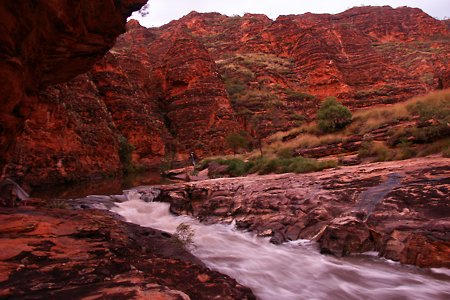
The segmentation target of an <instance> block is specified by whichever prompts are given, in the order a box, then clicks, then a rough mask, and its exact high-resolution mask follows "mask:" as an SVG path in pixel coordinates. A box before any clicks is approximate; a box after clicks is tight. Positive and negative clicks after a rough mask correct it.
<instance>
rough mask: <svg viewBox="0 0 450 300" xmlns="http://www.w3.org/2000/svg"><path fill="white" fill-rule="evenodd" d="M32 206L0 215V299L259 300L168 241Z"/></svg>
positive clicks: (117, 223) (80, 213)
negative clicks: (218, 299) (215, 299)
mask: <svg viewBox="0 0 450 300" xmlns="http://www.w3.org/2000/svg"><path fill="white" fill-rule="evenodd" d="M34 204H35V205H34V206H23V207H20V208H15V209H5V208H0V224H2V226H1V228H0V298H1V299H213V298H217V297H218V298H220V299H254V296H253V294H252V292H251V291H250V289H248V288H245V287H243V286H242V285H240V284H238V283H237V282H236V281H235V280H234V279H232V278H230V277H228V276H226V275H222V274H220V273H218V272H215V271H211V270H209V269H208V268H207V267H205V266H204V265H203V263H201V262H200V261H199V260H198V259H197V258H195V257H194V256H193V255H191V254H190V253H189V252H187V251H186V250H184V249H183V247H181V246H180V245H179V244H177V243H176V242H174V239H173V238H171V235H169V234H168V233H165V232H161V231H158V230H154V229H149V228H143V227H140V226H138V225H134V224H130V223H125V222H124V221H121V220H119V217H118V216H117V215H113V214H111V213H108V212H107V211H100V210H94V209H85V210H74V209H69V208H68V207H67V208H65V209H64V208H47V207H39V203H34Z"/></svg>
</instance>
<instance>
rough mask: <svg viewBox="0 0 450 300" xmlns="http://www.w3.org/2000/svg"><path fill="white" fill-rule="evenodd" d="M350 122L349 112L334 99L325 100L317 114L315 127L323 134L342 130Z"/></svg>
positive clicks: (350, 114)
mask: <svg viewBox="0 0 450 300" xmlns="http://www.w3.org/2000/svg"><path fill="white" fill-rule="evenodd" d="M351 122H352V113H351V112H350V110H349V109H348V108H347V107H345V106H344V105H342V104H341V103H339V102H338V101H337V100H336V98H334V97H328V98H326V99H325V100H324V102H323V103H322V105H321V106H320V109H319V111H318V112H317V125H318V127H319V129H320V130H321V131H322V132H324V133H327V132H334V131H337V130H339V129H342V128H344V127H345V126H347V125H348V124H350V123H351Z"/></svg>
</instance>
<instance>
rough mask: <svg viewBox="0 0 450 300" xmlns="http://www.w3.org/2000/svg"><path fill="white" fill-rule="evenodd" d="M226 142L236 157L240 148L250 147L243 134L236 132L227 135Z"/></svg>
mask: <svg viewBox="0 0 450 300" xmlns="http://www.w3.org/2000/svg"><path fill="white" fill-rule="evenodd" d="M225 140H226V142H227V145H228V147H230V148H231V149H232V150H233V153H234V155H236V153H237V151H238V150H239V149H240V148H247V146H248V141H247V139H246V138H245V137H244V136H242V135H241V134H239V133H236V132H234V133H230V134H229V135H227V137H226V138H225Z"/></svg>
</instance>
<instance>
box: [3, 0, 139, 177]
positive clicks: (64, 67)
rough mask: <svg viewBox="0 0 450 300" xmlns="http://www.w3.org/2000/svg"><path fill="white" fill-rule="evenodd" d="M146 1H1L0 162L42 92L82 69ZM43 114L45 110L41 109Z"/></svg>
mask: <svg viewBox="0 0 450 300" xmlns="http://www.w3.org/2000/svg"><path fill="white" fill-rule="evenodd" d="M145 2H146V1H145V0H123V1H113V0H102V1H89V0H80V1H70V0H61V1H1V2H0V95H1V96H0V106H1V112H0V166H1V167H2V169H3V165H4V163H5V160H6V159H10V156H11V152H12V149H13V146H14V144H15V138H16V136H17V134H18V133H19V132H21V131H22V128H23V122H24V120H25V119H26V118H28V117H29V116H30V115H31V114H32V113H35V109H36V108H37V109H38V110H39V109H41V108H42V106H39V104H38V102H39V101H38V95H39V92H40V91H41V90H43V89H44V88H45V87H46V86H48V85H50V84H55V83H59V82H64V81H67V80H69V79H71V78H73V77H74V76H76V75H77V74H80V73H83V72H85V71H87V70H88V69H89V68H90V67H91V66H92V64H94V63H95V62H96V61H98V60H99V59H100V58H101V57H102V56H103V55H104V54H105V53H106V52H107V51H108V50H109V49H110V48H111V47H112V46H113V44H114V41H115V38H116V37H117V36H118V35H119V34H121V33H123V32H124V30H125V22H126V18H127V16H129V15H130V14H131V12H132V11H134V10H138V9H139V8H140V7H141V6H142V5H143V4H144V3H145ZM43 113H44V112H43Z"/></svg>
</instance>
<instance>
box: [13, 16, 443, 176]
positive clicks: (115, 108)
mask: <svg viewBox="0 0 450 300" xmlns="http://www.w3.org/2000/svg"><path fill="white" fill-rule="evenodd" d="M127 28H128V29H127V32H126V33H125V34H124V35H122V36H120V37H119V39H118V40H117V42H116V44H115V46H114V48H113V49H111V51H110V52H109V53H108V54H107V55H106V56H105V57H104V58H103V59H102V60H101V61H100V62H98V63H97V64H96V65H95V66H94V67H93V68H92V69H91V70H90V71H89V72H88V73H86V74H85V75H82V76H80V77H79V78H77V79H74V80H73V81H72V82H69V83H67V84H63V85H59V86H57V87H51V88H50V91H46V92H45V93H43V94H42V96H41V98H42V99H47V100H48V101H50V102H51V101H52V100H51V99H49V98H48V95H53V94H54V92H53V91H54V90H55V89H56V90H58V91H60V94H59V96H56V95H53V96H52V97H51V98H53V99H55V98H58V97H59V99H60V100H59V101H60V102H61V105H60V106H59V110H58V115H59V116H58V117H59V118H62V119H76V120H77V121H73V122H70V124H71V125H70V126H72V127H73V128H72V129H68V130H67V131H66V129H65V128H66V127H65V126H66V125H67V124H66V125H64V126H61V129H60V130H59V131H53V132H52V131H50V132H46V133H45V136H46V137H47V139H48V140H49V142H47V143H45V142H43V140H44V139H42V137H41V136H40V135H39V134H35V133H32V134H30V132H27V131H24V132H23V134H22V136H21V138H20V141H21V143H20V144H18V146H17V147H15V149H14V155H13V159H11V160H10V161H11V162H12V163H10V164H9V166H8V170H9V171H8V172H9V174H10V175H16V176H18V177H21V178H26V181H28V182H30V183H33V184H39V183H41V182H52V181H55V180H56V181H61V182H63V181H70V180H80V179H83V178H92V177H98V176H103V175H105V174H111V173H118V172H121V170H122V169H123V168H124V167H125V168H127V167H128V166H127V165H131V166H136V167H138V168H151V167H155V166H157V165H159V164H161V162H162V161H163V162H164V161H165V162H169V161H172V160H174V161H183V162H187V159H188V155H189V153H190V152H191V151H195V152H196V154H197V155H198V156H207V155H212V154H221V153H225V152H227V151H229V150H228V149H227V145H226V142H225V137H226V136H227V135H228V134H229V133H231V132H239V131H241V130H247V131H248V132H250V133H252V134H258V135H262V136H266V135H268V134H270V133H273V132H276V131H280V130H286V129H289V128H291V127H292V126H295V125H297V124H299V123H300V122H303V121H305V120H308V119H311V118H312V117H313V116H314V114H315V112H316V110H317V109H318V107H319V105H320V101H321V100H322V99H323V98H324V97H326V96H336V97H338V99H339V100H341V101H343V102H344V103H345V104H346V105H348V106H349V107H351V108H352V109H359V108H363V107H369V106H372V105H378V104H390V103H395V102H399V101H403V100H406V99H408V98H410V97H412V96H415V95H418V94H423V93H426V92H428V91H430V90H433V89H438V88H445V87H446V86H447V85H448V72H449V70H448V62H449V55H450V54H449V51H448V45H449V41H450V31H449V29H448V26H447V24H446V23H445V21H438V20H435V19H433V18H432V17H430V16H428V15H427V14H425V13H424V12H422V11H421V10H419V9H412V8H406V7H403V8H398V9H392V8H390V7H359V8H353V9H350V10H348V11H346V12H343V13H341V14H337V15H328V14H324V15H314V14H304V15H290V16H280V17H279V18H278V19H277V20H275V21H273V20H270V19H269V18H268V17H266V16H264V15H254V14H246V15H244V16H243V17H239V16H233V17H227V16H224V15H221V14H218V13H196V12H192V13H190V14H189V15H187V16H185V17H183V18H181V19H180V20H177V21H172V22H170V23H169V24H167V25H164V26H162V27H159V28H149V29H147V28H144V27H142V26H140V25H139V24H138V22H137V21H133V20H132V21H130V22H129V23H128V25H127ZM81 82H83V83H82V84H85V85H86V86H89V87H90V88H88V89H80V84H81ZM52 90H53V91H52ZM61 95H64V96H62V97H61ZM87 99H91V100H93V101H90V100H89V101H88V100H87ZM87 102H89V104H87ZM86 105H87V106H86ZM88 106H89V107H90V108H89V111H91V110H94V109H95V110H96V111H97V112H96V113H89V112H87V111H84V112H83V110H84V108H87V107H88ZM74 107H78V108H75V109H74ZM95 107H98V109H97V108H95ZM45 111H47V108H43V111H42V113H41V115H44V112H45ZM38 118H42V116H41V117H39V114H37V113H35V114H34V115H33V116H32V117H31V118H30V119H29V121H28V124H30V125H32V126H31V127H33V128H36V126H38V124H40V123H39V121H38ZM93 120H97V121H93ZM88 124H90V125H88ZM43 128H44V127H42V129H39V130H41V131H45V129H43ZM39 130H38V131H39ZM71 131H72V132H71ZM73 132H75V133H73ZM86 132H89V134H86ZM71 135H73V137H72V138H69V137H70V136H71ZM61 136H63V137H67V140H69V139H70V140H74V139H76V140H77V141H78V142H77V143H78V144H77V145H72V146H70V145H69V144H70V142H67V143H66V142H65V141H64V139H61ZM36 141H39V143H37V144H39V145H40V147H35V146H34V144H36ZM56 141H57V142H56ZM91 145H96V147H98V148H101V149H105V151H104V153H105V154H104V155H102V154H101V153H96V154H95V155H94V152H95V151H93V149H94V148H95V147H94V146H91ZM58 147H59V148H58ZM71 147H72V148H73V149H71ZM58 149H65V152H70V153H72V154H70V155H68V156H67V157H65V156H64V155H63V156H62V157H59V156H58V154H57V153H60V152H61V151H60V150H58ZM72 150H73V151H72ZM124 152H125V153H124ZM124 156H125V157H124ZM42 157H45V158H44V159H42ZM34 161H39V162H40V163H41V165H42V166H46V167H43V168H39V167H36V164H35V163H33V162H34ZM44 161H45V163H44ZM45 168H47V169H48V170H49V171H48V172H47V173H46V171H45ZM73 174H75V175H73Z"/></svg>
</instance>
